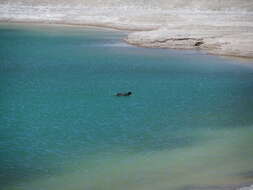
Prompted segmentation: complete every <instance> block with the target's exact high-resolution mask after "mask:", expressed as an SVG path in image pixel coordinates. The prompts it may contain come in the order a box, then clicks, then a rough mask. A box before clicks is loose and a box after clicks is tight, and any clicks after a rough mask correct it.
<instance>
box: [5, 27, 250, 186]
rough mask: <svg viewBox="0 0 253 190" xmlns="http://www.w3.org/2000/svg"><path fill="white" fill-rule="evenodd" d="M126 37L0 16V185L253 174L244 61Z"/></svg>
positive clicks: (145, 182) (195, 182)
mask: <svg viewBox="0 0 253 190" xmlns="http://www.w3.org/2000/svg"><path fill="white" fill-rule="evenodd" d="M125 35H126V34H124V33H119V32H116V31H111V30H98V29H89V28H86V29H83V28H79V27H63V26H38V25H34V26H23V25H7V24H4V25H3V24H2V25H1V27H0V44H1V46H0V147H1V148H0V163H1V165H0V187H1V189H3V190H35V189H36V190H81V189H82V190H84V189H85V190H86V189H87V190H100V189H102V190H107V189H108V190H113V189H115V190H118V189H122V190H125V189H133V190H149V189H150V190H151V189H152V190H154V189H156V190H165V189H166V190H168V189H170V190H174V189H175V190H176V189H188V188H189V189H191V188H193V187H194V188H205V187H206V188H208V187H209V188H210V186H211V187H212V186H215V187H217V186H218V187H219V186H223V185H228V184H229V185H231V184H242V183H250V182H253V175H252V171H253V148H252V145H253V138H252V134H253V98H252V95H253V66H252V65H251V64H250V62H248V63H241V64H240V62H239V61H236V60H235V61H231V60H226V59H222V58H218V57H214V56H208V55H203V54H201V53H198V52H192V51H174V50H161V49H145V48H136V47H133V46H128V45H126V44H124V43H123V42H122V41H121V39H122V38H123V37H124V36H125ZM124 91H132V92H133V96H131V97H115V96H114V94H116V93H117V92H124Z"/></svg>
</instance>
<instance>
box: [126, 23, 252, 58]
mask: <svg viewBox="0 0 253 190" xmlns="http://www.w3.org/2000/svg"><path fill="white" fill-rule="evenodd" d="M199 28H202V29H199ZM125 41H126V42H127V43H129V44H133V45H137V46H141V47H152V48H173V49H198V50H204V51H207V52H208V53H211V54H216V55H226V56H240V57H247V58H253V33H252V32H248V31H235V30H231V31H227V30H225V29H224V28H220V27H219V28H216V27H212V29H211V30H210V28H209V29H208V27H203V26H202V27H201V26H199V27H196V26H195V27H192V26H191V27H189V26H188V27H183V28H180V29H173V28H171V29H169V28H167V29H158V30H153V31H148V32H134V33H131V34H129V36H128V37H127V38H126V39H125Z"/></svg>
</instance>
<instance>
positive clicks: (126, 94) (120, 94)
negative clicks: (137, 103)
mask: <svg viewBox="0 0 253 190" xmlns="http://www.w3.org/2000/svg"><path fill="white" fill-rule="evenodd" d="M131 95H132V92H127V93H117V94H116V96H131Z"/></svg>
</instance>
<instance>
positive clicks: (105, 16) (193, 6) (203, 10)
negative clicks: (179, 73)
mask: <svg viewBox="0 0 253 190" xmlns="http://www.w3.org/2000/svg"><path fill="white" fill-rule="evenodd" d="M160 1H161V2H160ZM160 1H159V2H157V3H155V4H154V2H153V3H144V2H135V3H131V2H126V3H125V4H124V3H122V2H120V1H119V2H116V3H115V2H114V1H108V2H106V3H105V2H103V3H99V2H96V1H94V2H89V1H85V2H82V1H74V2H72V4H69V3H68V2H64V1H57V3H47V4H46V2H45V1H36V2H34V1H32V0H31V1H27V2H26V3H24V2H23V3H22V2H19V1H10V2H9V1H3V2H1V3H0V21H5V22H36V23H58V24H75V25H89V26H100V27H108V28H116V29H119V30H129V31H131V32H130V33H129V35H128V37H127V38H126V39H124V40H125V42H127V43H129V44H133V45H137V46H141V47H152V48H173V49H198V50H203V51H206V52H208V53H210V54H215V55H223V56H238V57H243V58H253V11H252V10H253V3H252V2H250V1H247V0H244V1H243V2H241V1H236V0H233V1H231V2H224V3H221V2H216V4H215V3H213V4H210V3H208V1H203V2H202V3H201V2H197V1H190V2H191V3H189V2H188V3H187V2H184V1H182V0H181V1H173V2H172V3H171V4H168V3H167V2H166V1H164V0H160ZM113 2H114V3H113ZM120 3H121V4H120Z"/></svg>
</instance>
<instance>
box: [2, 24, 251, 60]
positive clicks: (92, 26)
mask: <svg viewBox="0 0 253 190" xmlns="http://www.w3.org/2000/svg"><path fill="white" fill-rule="evenodd" d="M0 24H13V25H15V24H17V25H42V26H66V27H80V28H91V29H92V28H95V29H101V30H109V31H118V32H126V33H127V36H126V38H122V41H123V42H124V43H127V44H129V45H133V46H136V47H141V48H158V49H168V50H169V49H171V50H179V51H181V50H193V51H197V52H201V53H204V54H207V55H213V56H219V57H223V58H225V59H231V60H240V61H242V62H246V63H248V62H249V61H250V62H251V61H253V55H252V56H240V55H233V54H231V55H230V54H217V53H213V52H209V51H208V50H205V49H204V50H203V49H201V48H199V47H195V48H184V47H179V48H177V47H152V46H146V45H145V44H142V43H140V44H135V43H131V42H130V41H129V40H128V39H127V38H128V35H129V34H131V33H133V32H143V31H144V32H149V31H151V32H152V31H154V30H143V31H140V30H133V29H127V28H126V29H122V28H120V27H114V26H105V25H103V24H80V23H64V22H46V21H44V22H41V21H9V20H0ZM179 41H181V40H179Z"/></svg>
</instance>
